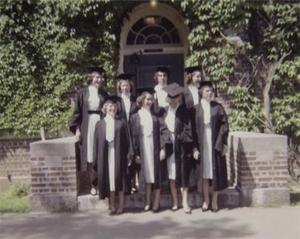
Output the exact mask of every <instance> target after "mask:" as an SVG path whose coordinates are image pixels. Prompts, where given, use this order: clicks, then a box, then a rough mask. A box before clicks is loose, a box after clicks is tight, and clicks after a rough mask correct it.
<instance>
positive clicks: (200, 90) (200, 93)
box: [199, 85, 215, 97]
mask: <svg viewBox="0 0 300 239" xmlns="http://www.w3.org/2000/svg"><path fill="white" fill-rule="evenodd" d="M206 87H208V88H211V89H212V91H213V92H214V93H215V89H214V87H213V86H209V85H206V86H203V87H201V88H200V89H199V95H200V97H202V94H203V89H204V88H206Z"/></svg>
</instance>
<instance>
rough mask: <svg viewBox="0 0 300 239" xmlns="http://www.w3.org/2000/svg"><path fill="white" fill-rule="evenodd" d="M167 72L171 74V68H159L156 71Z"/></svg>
mask: <svg viewBox="0 0 300 239" xmlns="http://www.w3.org/2000/svg"><path fill="white" fill-rule="evenodd" d="M158 71H160V72H165V73H167V74H169V68H168V67H165V66H158V67H157V68H156V70H155V72H158Z"/></svg>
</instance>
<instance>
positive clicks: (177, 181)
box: [163, 83, 194, 214]
mask: <svg viewBox="0 0 300 239" xmlns="http://www.w3.org/2000/svg"><path fill="white" fill-rule="evenodd" d="M165 90H166V92H167V94H168V97H167V101H168V103H169V106H168V107H166V108H165V113H164V115H163V119H164V122H165V124H166V126H167V129H168V130H169V135H170V138H171V139H170V140H169V141H167V142H166V143H165V148H166V155H167V157H166V158H167V169H168V177H169V181H170V189H171V195H172V201H173V206H172V208H171V209H172V210H173V211H176V210H177V209H178V199H177V188H180V191H181V195H182V206H183V210H184V212H185V213H187V214H190V213H191V208H190V206H189V205H188V189H189V186H190V182H189V179H190V173H191V169H192V166H193V162H194V159H193V158H192V154H191V153H190V152H192V150H193V137H192V132H191V117H190V115H189V114H187V110H186V108H185V107H184V105H183V104H182V103H181V99H182V92H183V88H182V87H181V86H179V85H178V84H177V83H172V84H170V85H168V86H167V87H166V88H165ZM170 147H171V148H170ZM170 152H171V153H170Z"/></svg>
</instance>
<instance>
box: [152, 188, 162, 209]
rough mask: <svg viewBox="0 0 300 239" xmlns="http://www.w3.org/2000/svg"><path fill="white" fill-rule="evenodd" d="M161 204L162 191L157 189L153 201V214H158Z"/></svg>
mask: <svg viewBox="0 0 300 239" xmlns="http://www.w3.org/2000/svg"><path fill="white" fill-rule="evenodd" d="M159 202H160V189H155V190H154V200H153V212H157V211H158V210H159Z"/></svg>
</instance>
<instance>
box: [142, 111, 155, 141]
mask: <svg viewBox="0 0 300 239" xmlns="http://www.w3.org/2000/svg"><path fill="white" fill-rule="evenodd" d="M138 114H139V116H140V119H141V126H142V129H143V134H144V135H145V136H150V135H151V134H152V132H153V121H152V115H151V112H150V109H147V108H145V107H142V108H141V109H140V110H139V112H138Z"/></svg>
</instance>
